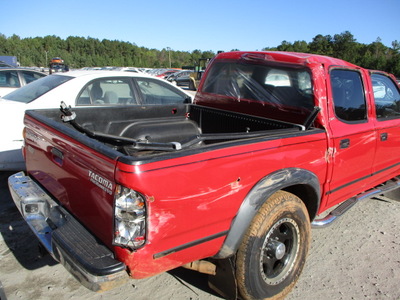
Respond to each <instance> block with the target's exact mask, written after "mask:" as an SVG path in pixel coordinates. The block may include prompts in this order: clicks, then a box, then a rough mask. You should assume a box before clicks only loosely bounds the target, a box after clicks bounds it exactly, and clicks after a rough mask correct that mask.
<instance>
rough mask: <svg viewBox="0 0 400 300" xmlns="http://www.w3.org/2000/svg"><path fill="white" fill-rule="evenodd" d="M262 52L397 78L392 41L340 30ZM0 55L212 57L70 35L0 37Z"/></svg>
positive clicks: (141, 63) (90, 61)
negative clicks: (323, 58)
mask: <svg viewBox="0 0 400 300" xmlns="http://www.w3.org/2000/svg"><path fill="white" fill-rule="evenodd" d="M235 50H238V49H235ZM245 50H249V49H245ZM263 50H279V51H292V52H304V53H315V54H321V55H327V56H332V57H337V58H340V59H344V60H346V61H349V62H351V63H354V64H356V65H359V66H362V67H364V68H368V69H376V70H383V71H387V72H390V73H393V74H395V75H396V76H397V77H400V42H398V41H397V40H396V41H393V42H392V47H391V48H389V47H386V46H385V45H383V44H382V43H381V40H380V39H379V38H378V39H377V40H376V41H375V42H373V43H371V44H369V45H365V44H361V43H358V42H357V41H356V39H355V38H354V36H353V35H352V34H351V33H350V32H349V31H345V32H343V33H341V34H335V35H333V36H331V35H325V36H323V35H321V34H318V35H316V36H315V37H314V38H313V40H312V41H311V42H306V41H303V40H302V41H295V42H293V43H291V42H288V41H282V43H281V44H280V45H279V46H277V47H273V48H264V49H263ZM0 55H11V56H17V58H18V61H19V62H20V64H21V65H22V66H42V67H46V66H48V64H49V61H50V59H51V58H53V57H61V58H63V59H64V61H65V62H66V64H68V65H69V67H70V68H82V67H103V66H116V67H122V66H125V67H131V66H135V67H143V68H162V67H165V68H166V67H169V66H170V65H171V67H172V68H181V67H182V66H196V65H197V62H198V60H199V58H211V57H213V56H214V55H215V53H214V52H212V51H200V50H193V51H192V52H185V51H174V50H171V49H170V48H164V49H162V50H157V49H148V48H145V47H138V46H137V45H135V44H134V43H128V42H122V41H117V40H114V41H111V40H107V39H103V40H99V39H95V38H91V37H87V38H84V37H76V36H69V37H67V39H65V40H63V39H61V38H60V37H58V36H55V35H51V36H50V35H48V36H45V37H35V38H24V39H21V38H20V37H19V36H18V35H15V34H14V35H12V36H11V37H6V36H5V35H4V34H1V33H0ZM46 59H47V61H46Z"/></svg>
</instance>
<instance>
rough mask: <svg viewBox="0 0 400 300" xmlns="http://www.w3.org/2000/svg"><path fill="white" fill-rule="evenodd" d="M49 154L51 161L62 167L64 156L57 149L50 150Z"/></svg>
mask: <svg viewBox="0 0 400 300" xmlns="http://www.w3.org/2000/svg"><path fill="white" fill-rule="evenodd" d="M51 154H53V161H54V162H55V163H56V164H57V165H59V166H62V164H63V160H64V154H63V153H62V152H61V151H60V150H58V149H57V148H52V149H51Z"/></svg>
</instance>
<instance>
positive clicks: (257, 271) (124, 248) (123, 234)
mask: <svg viewBox="0 0 400 300" xmlns="http://www.w3.org/2000/svg"><path fill="white" fill-rule="evenodd" d="M60 110H61V113H60ZM60 110H54V109H49V110H32V111H27V112H26V114H25V131H24V138H25V146H24V148H23V153H24V156H25V159H26V167H27V174H25V173H22V172H20V173H17V174H15V175H13V176H11V177H10V178H9V187H10V191H11V194H12V196H13V199H14V201H15V203H16V205H17V207H18V208H19V210H20V211H21V213H22V215H23V217H24V218H25V220H26V222H27V223H28V224H29V225H30V227H31V229H32V230H33V231H34V232H35V234H36V235H37V236H38V238H39V240H40V241H41V243H42V245H43V246H44V248H45V249H46V250H47V251H48V252H49V253H51V255H52V256H53V257H54V258H55V259H56V260H58V261H60V262H61V263H62V264H63V265H64V266H65V267H66V268H67V269H68V271H70V272H71V273H72V274H73V275H74V276H75V277H76V278H77V279H78V280H79V281H80V282H82V284H84V285H85V286H87V287H88V288H90V289H92V290H105V289H109V288H112V287H114V286H115V285H116V284H119V283H121V282H124V281H125V279H126V278H127V277H128V275H129V276H130V277H132V278H137V279H140V278H145V277H148V276H152V275H155V274H158V273H160V272H164V271H167V270H170V269H173V268H177V267H180V266H184V267H187V268H191V269H196V270H198V271H201V272H205V273H208V274H210V276H209V278H210V279H209V280H210V286H211V287H212V288H214V289H215V290H216V291H218V292H219V293H220V294H221V295H223V296H224V297H225V298H228V299H235V298H237V297H240V298H243V299H266V298H267V299H270V298H271V299H277V298H282V297H284V296H285V295H287V294H288V293H289V292H290V290H291V289H292V288H293V286H294V285H295V283H296V281H297V279H298V278H299V276H300V273H301V271H302V269H303V266H304V263H305V260H306V256H307V252H308V249H309V243H310V230H311V226H312V225H314V226H326V225H328V224H330V223H331V222H332V221H333V220H334V219H335V218H337V217H338V216H340V215H341V214H343V213H344V212H345V211H346V210H347V209H349V208H350V207H351V206H352V205H353V204H355V203H357V201H359V200H361V199H363V198H366V197H369V196H371V195H372V194H374V193H384V192H386V191H390V190H393V189H396V188H398V186H399V180H398V179H397V177H396V176H398V175H399V174H400V162H399V159H398V158H397V155H395V153H396V152H397V151H398V149H399V147H400V135H399V134H398V133H399V130H400V128H399V127H400V92H399V87H398V85H397V84H396V81H395V78H394V77H393V76H392V75H390V74H386V73H384V72H380V71H370V70H365V69H363V68H360V67H358V66H355V65H353V64H350V63H347V62H345V61H342V60H339V59H334V58H330V57H324V56H318V55H312V54H301V53H287V52H228V53H221V54H218V55H217V56H216V57H215V58H214V59H213V60H212V61H211V63H210V64H209V65H208V67H207V70H206V72H205V74H204V76H203V78H202V81H201V83H200V85H199V88H198V92H197V94H196V97H195V104H182V105H174V106H155V105H153V106H140V107H125V106H124V107H101V108H90V109H87V108H74V110H73V111H72V110H71V109H70V108H68V107H65V105H61V109H60Z"/></svg>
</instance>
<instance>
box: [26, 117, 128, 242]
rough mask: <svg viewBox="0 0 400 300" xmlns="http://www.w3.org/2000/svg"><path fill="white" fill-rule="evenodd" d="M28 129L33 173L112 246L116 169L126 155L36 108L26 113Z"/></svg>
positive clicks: (28, 156) (29, 168)
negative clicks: (117, 161)
mask: <svg viewBox="0 0 400 300" xmlns="http://www.w3.org/2000/svg"><path fill="white" fill-rule="evenodd" d="M25 128H26V129H25V130H26V131H25V150H24V153H25V158H26V168H27V171H28V173H29V175H30V176H31V177H33V178H34V179H35V180H36V181H37V182H39V183H40V184H41V185H42V186H43V187H44V188H45V189H46V190H47V191H48V192H49V193H50V194H51V195H52V196H53V197H54V198H55V200H56V201H58V202H59V204H60V205H61V206H63V207H64V208H66V209H67V210H68V211H69V212H70V213H71V214H72V215H74V216H75V217H76V218H77V219H78V220H79V221H80V222H81V223H82V224H83V225H85V226H86V227H87V228H88V229H89V230H90V231H91V232H92V233H93V234H95V235H96V236H97V237H98V238H99V239H100V240H102V241H103V243H105V244H106V245H107V246H108V247H111V245H112V233H113V193H114V188H115V183H114V170H115V165H116V160H117V159H118V157H119V156H120V155H121V153H119V152H117V151H113V150H112V149H111V148H109V147H106V146H105V145H103V144H102V143H99V142H97V141H94V140H92V139H90V138H88V137H86V136H85V135H83V134H81V133H79V132H77V131H76V130H74V129H71V128H69V127H67V126H66V125H64V124H62V123H58V122H55V121H53V120H51V119H49V118H43V117H41V116H40V115H39V114H37V113H35V112H32V113H29V114H26V115H25Z"/></svg>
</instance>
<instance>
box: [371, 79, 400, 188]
mask: <svg viewBox="0 0 400 300" xmlns="http://www.w3.org/2000/svg"><path fill="white" fill-rule="evenodd" d="M371 83H372V87H371V88H372V90H373V102H374V107H375V112H376V124H375V127H376V131H377V147H376V155H375V159H374V166H373V174H374V176H375V177H377V180H378V179H379V182H382V181H385V180H387V179H389V178H392V177H394V176H397V175H398V174H399V172H400V166H399V156H398V152H399V149H400V92H399V87H398V85H397V84H396V83H395V82H394V81H393V80H392V79H391V78H390V77H388V76H387V75H386V74H383V73H377V72H375V73H372V74H371Z"/></svg>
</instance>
